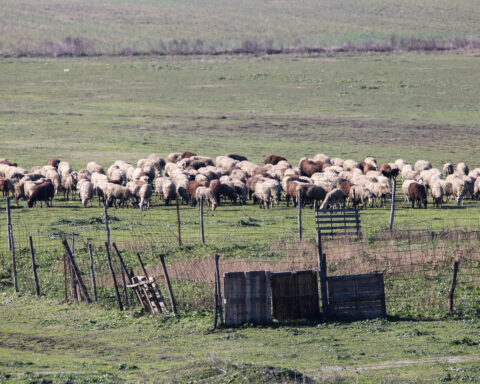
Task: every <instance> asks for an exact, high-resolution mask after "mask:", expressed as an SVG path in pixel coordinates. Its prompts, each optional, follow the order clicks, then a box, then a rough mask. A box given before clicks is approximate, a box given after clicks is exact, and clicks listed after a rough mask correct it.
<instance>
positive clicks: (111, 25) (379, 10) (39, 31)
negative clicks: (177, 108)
mask: <svg viewBox="0 0 480 384" xmlns="http://www.w3.org/2000/svg"><path fill="white" fill-rule="evenodd" d="M477 5H478V4H477V3H476V1H475V0H468V1H462V3H461V4H453V3H452V2H450V1H447V0H441V1H438V0H437V1H432V0H428V1H424V2H422V3H421V4H419V3H418V2H416V1H413V0H409V1H403V2H402V3H401V4H397V3H394V2H392V1H386V0H361V1H354V0H342V1H334V0H322V1H320V2H319V1H313V0H308V1H302V2H294V3H292V2H289V1H275V2H269V1H267V2H257V1H254V0H236V1H231V2H224V1H218V0H208V1H201V2H199V1H193V0H188V1H185V0H184V1H171V0H161V1H151V0H142V1H133V0H121V1H118V0H109V1H104V2H102V4H99V3H98V2H95V1H92V0H82V1H77V2H75V3H69V4H58V3H56V2H54V1H51V0H43V1H40V2H38V1H32V0H22V1H15V2H9V3H8V4H4V6H3V7H2V9H1V10H0V20H2V23H0V36H1V38H0V51H1V52H2V53H3V54H9V53H12V52H17V51H19V52H24V53H25V52H26V53H28V52H41V51H43V50H48V49H49V48H48V44H47V43H48V42H54V43H56V42H60V41H62V40H63V39H64V38H66V37H74V38H75V37H79V38H81V39H82V40H83V42H84V44H85V46H86V48H87V52H88V51H92V50H95V51H97V52H101V53H112V52H119V51H121V50H122V49H123V48H131V49H134V50H138V51H141V52H149V51H150V50H151V49H157V50H159V49H161V43H160V42H161V41H163V42H164V44H165V45H167V47H168V44H169V41H171V40H173V39H176V40H179V41H180V40H182V39H185V40H187V41H189V42H190V44H192V43H193V41H194V40H196V39H201V40H202V41H203V46H204V47H205V48H208V47H210V46H214V47H225V48H231V47H239V46H241V45H242V42H243V41H244V40H252V39H256V40H258V41H259V42H260V43H262V44H264V43H265V42H266V41H267V40H272V41H273V42H274V45H275V46H280V45H290V46H292V45H293V44H294V43H295V42H296V41H297V40H300V41H302V42H303V43H305V44H309V45H321V46H327V47H329V46H334V45H340V44H344V43H346V42H349V41H350V42H353V43H361V42H365V41H366V40H369V39H372V40H377V41H388V40H389V39H390V36H391V34H396V35H397V36H398V37H404V36H406V37H411V36H414V37H421V38H430V37H435V38H447V39H454V38H457V37H459V38H468V37H473V38H477V39H478V38H479V37H480V31H479V27H478V23H477V15H478V8H477Z"/></svg>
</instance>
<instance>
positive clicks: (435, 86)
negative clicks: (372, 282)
mask: <svg viewBox="0 0 480 384" xmlns="http://www.w3.org/2000/svg"><path fill="white" fill-rule="evenodd" d="M340 5H341V7H340ZM340 5H339V4H338V2H328V1H327V2H325V4H324V8H322V9H320V8H319V7H315V10H316V11H315V12H310V10H311V8H312V6H313V5H312V4H311V2H306V3H303V4H295V5H292V4H287V3H285V2H275V6H274V5H273V4H272V3H271V2H263V3H259V4H257V3H255V7H257V6H258V7H260V11H259V12H258V13H256V14H255V15H253V16H252V12H251V9H252V7H253V3H251V2H249V1H240V2H237V3H236V5H235V6H233V5H228V4H227V3H225V4H223V3H222V4H221V6H219V5H218V2H216V1H212V2H206V3H205V4H202V7H201V10H202V12H199V9H200V7H199V4H197V3H196V2H193V1H192V2H185V3H184V4H183V5H182V6H179V4H177V3H174V2H168V1H162V2H150V3H148V2H146V1H143V2H142V3H141V4H137V3H136V2H131V1H129V0H127V1H121V2H118V1H110V2H104V3H102V5H100V4H96V3H95V4H93V3H92V4H90V3H88V2H87V1H82V2H77V3H72V4H69V5H62V6H52V3H51V2H49V1H42V2H41V4H38V3H37V2H36V3H35V4H33V3H32V2H30V1H29V0H25V1H22V2H15V4H13V3H12V4H9V5H8V7H3V8H2V9H0V19H1V20H2V21H5V23H0V24H1V25H0V31H1V32H2V33H1V34H0V36H2V37H1V40H0V50H1V55H2V58H1V59H0V84H2V92H0V135H1V137H0V157H2V158H7V159H9V160H11V161H14V162H17V163H18V165H19V166H22V167H24V168H27V169H29V168H30V167H32V166H34V165H43V164H45V162H46V159H47V158H49V157H58V158H59V159H61V160H65V161H68V162H70V163H71V164H72V166H73V167H74V168H75V169H80V168H84V167H85V165H86V164H87V162H89V161H92V160H93V161H96V162H98V163H100V164H102V165H103V166H104V167H105V168H107V167H108V166H109V165H110V164H112V163H113V162H114V161H115V160H118V159H122V160H125V161H128V162H131V163H133V164H136V161H137V160H138V159H139V158H143V157H145V156H146V155H148V154H150V153H159V154H161V155H162V156H165V157H166V155H167V154H168V153H170V152H174V151H178V152H183V151H193V152H196V153H198V154H201V155H206V156H210V157H212V158H215V157H216V156H218V155H224V154H225V153H228V152H235V153H240V154H243V155H245V156H247V157H248V158H249V160H251V161H254V162H256V163H258V164H260V165H262V163H263V158H264V156H265V155H267V154H269V153H278V154H280V155H283V156H285V157H286V158H287V159H288V160H289V161H290V162H291V163H292V165H294V166H296V165H297V164H298V160H299V159H300V158H301V157H303V156H307V157H312V156H313V155H315V154H316V153H325V154H327V155H329V156H331V157H334V156H335V157H341V158H353V159H355V160H357V161H361V160H363V158H365V156H368V155H373V156H375V157H376V158H377V160H378V162H379V163H383V162H391V161H394V160H395V159H397V158H404V159H405V160H407V161H409V162H410V163H412V164H413V163H414V162H415V161H416V160H417V159H425V160H429V161H431V162H432V164H433V166H434V167H439V168H441V166H442V164H443V163H445V162H447V161H451V162H453V163H458V162H460V161H465V162H467V163H468V165H469V166H470V168H471V169H473V168H475V167H479V166H480V161H479V160H478V148H479V147H480V139H479V137H478V130H479V129H480V125H479V121H480V104H479V98H478V95H479V94H480V66H479V65H478V64H479V59H480V56H479V54H478V52H477V51H467V50H465V51H457V52H443V53H438V52H437V53H435V54H430V53H418V52H416V53H413V52H410V53H406V52H403V53H399V52H396V53H376V54H355V55H354V54H348V53H344V54H332V53H322V54H291V55H283V54H279V55H267V54H255V55H205V56H203V55H197V56H155V55H150V54H149V55H145V56H142V55H139V56H108V54H109V53H114V54H118V53H119V52H120V51H121V50H122V49H124V48H129V49H132V50H135V51H137V52H144V53H150V51H151V49H152V47H153V48H155V49H157V48H158V45H159V40H160V39H162V40H163V41H164V42H165V43H166V42H167V41H169V40H171V39H179V38H180V37H179V30H180V31H182V34H181V35H182V36H181V38H184V39H186V40H188V41H189V42H192V41H193V40H194V39H195V38H197V37H198V38H199V39H202V41H203V42H204V44H205V45H209V44H211V45H212V46H214V47H217V48H218V47H220V48H222V47H223V48H234V47H238V46H240V45H241V44H242V42H243V41H244V40H246V39H252V40H253V39H258V40H259V41H261V42H263V40H265V39H273V41H274V44H287V45H293V46H295V44H298V42H297V43H296V42H295V40H296V39H299V40H301V42H302V43H304V44H310V45H321V46H335V45H341V44H344V43H346V42H347V41H351V42H352V43H354V44H361V43H363V42H364V41H366V40H367V39H373V40H375V41H380V42H382V41H388V40H389V39H390V36H391V34H392V33H394V34H396V35H397V36H399V37H402V36H405V37H409V36H412V35H415V36H419V37H422V38H430V37H435V38H438V39H442V38H445V39H452V38H455V37H459V38H468V37H469V36H470V34H471V33H472V31H475V30H476V29H475V28H477V26H476V24H475V22H476V19H477V18H476V17H475V12H474V10H475V7H476V3H475V2H471V1H468V2H465V3H464V4H463V5H462V7H455V6H453V5H452V4H451V3H449V2H446V1H443V0H442V1H441V2H440V3H439V2H435V4H434V5H435V6H433V4H429V3H428V2H427V3H423V5H422V6H421V7H420V8H419V6H418V5H416V3H414V2H407V3H405V4H404V5H403V6H402V7H404V14H403V16H399V13H398V12H397V7H396V6H394V5H391V6H387V7H385V6H384V5H385V4H384V1H380V0H372V1H368V2H366V1H361V2H350V1H348V2H343V3H342V4H340ZM37 6H38V7H40V8H37V9H36V10H34V8H35V7H37ZM91 7H93V8H94V10H95V12H94V17H90V16H89V15H90V13H91V12H90V10H91ZM339 7H340V8H339ZM213 8H215V10H216V11H217V12H215V19H216V20H215V21H216V23H217V25H221V27H220V29H219V31H222V33H220V32H217V31H216V30H215V29H214V28H206V25H208V23H207V20H210V18H211V17H212V12H211V10H212V9H213ZM38 9H41V10H42V11H41V13H42V17H41V18H38V19H37V21H36V23H35V27H32V24H31V23H30V22H29V20H30V19H31V17H32V12H33V13H37V12H38ZM132 9H135V10H136V12H135V14H134V16H132V17H130V15H131V14H132ZM286 9H289V10H290V11H291V12H290V11H289V12H285V10H286ZM292 9H293V11H292ZM345 9H347V10H348V11H345ZM86 10H89V12H88V15H87V13H86ZM112 10H114V11H115V12H114V13H113V16H112ZM34 11H35V12H34ZM167 11H168V12H167ZM172 12H173V13H172ZM7 13H8V15H7ZM167 13H170V14H171V15H174V16H172V18H173V19H175V20H176V21H175V23H168V22H162V23H159V22H158V20H159V19H161V18H162V17H164V14H167ZM233 14H235V17H232V15H233ZM280 14H282V15H284V16H283V17H280ZM445 14H448V15H450V16H451V17H449V18H447V19H446V18H445V17H444V15H445ZM11 15H14V16H11ZM126 15H129V17H126ZM192 15H195V18H194V19H195V22H193V23H192V22H191V20H192ZM285 15H287V16H285ZM425 15H428V16H429V17H428V20H429V22H428V23H425ZM247 16H248V17H247ZM251 16H252V17H251ZM320 16H321V18H320V20H324V22H322V23H321V24H322V26H323V27H322V28H321V29H318V28H317V26H318V23H319V17H320ZM109 17H111V19H109ZM267 18H268V20H269V21H268V23H269V27H268V31H269V34H270V35H266V34H265V33H264V32H265V30H264V28H265V23H266V21H265V20H266V19H267ZM66 20H68V21H66ZM104 20H110V21H111V22H108V23H104V22H99V21H104ZM232 20H233V21H232ZM72 21H73V22H72ZM386 23H388V25H389V27H388V28H386V27H385V24H386ZM227 24H228V25H227ZM298 25H301V26H302V27H301V28H299V30H300V31H301V32H299V34H298V36H294V34H292V30H293V29H297V28H296V26H298ZM139 26H141V28H139ZM225 30H230V34H228V33H225V32H224V31H225ZM339 31H341V33H340V32H339ZM134 32H135V33H134ZM18 34H21V35H22V36H23V37H24V39H23V41H22V42H19V41H18V40H17V39H16V36H17V35H18ZM69 35H73V36H74V37H76V36H79V37H81V38H82V41H84V42H85V44H87V43H88V42H89V41H90V42H92V44H91V45H90V46H91V47H94V48H95V52H96V53H98V54H100V55H102V56H100V57H96V56H92V57H76V58H65V57H63V58H55V59H52V58H45V57H36V58H27V57H23V58H12V57H8V56H15V55H17V54H18V53H19V52H20V51H21V50H24V52H35V51H36V50H38V49H40V50H42V49H45V47H47V48H48V44H47V45H45V42H46V41H47V42H48V41H52V42H58V41H62V39H64V38H65V37H66V36H69ZM112 36H115V38H113V37H112ZM152 36H158V40H157V38H152ZM258 36H261V38H259V37H258ZM306 36H307V37H306ZM473 37H475V36H473ZM93 40H94V41H93ZM19 48H20V51H19V50H18V49H19ZM44 53H45V52H44ZM46 54H49V53H48V52H46ZM400 184H401V183H399V186H398V192H397V212H396V217H395V228H397V229H399V230H409V232H408V233H416V232H419V231H427V232H422V234H423V235H425V234H426V236H430V239H429V240H425V238H420V237H418V238H415V235H413V237H410V236H409V237H408V238H401V237H399V238H398V239H395V238H393V239H387V240H385V238H384V237H382V236H383V235H384V233H385V230H386V228H387V227H388V217H389V206H388V204H387V207H383V208H380V207H379V208H368V209H366V210H364V211H362V212H361V215H362V233H363V235H364V238H363V240H362V242H359V243H358V244H356V243H352V244H350V243H348V244H343V245H337V244H335V243H331V244H330V245H329V244H326V249H327V253H328V252H330V253H328V254H329V255H330V256H329V257H330V260H331V263H330V264H329V272H330V273H332V274H335V273H336V274H340V273H343V272H345V271H351V272H353V273H358V272H359V271H360V272H361V271H362V270H363V269H365V270H368V269H369V268H377V262H378V265H379V269H381V268H385V269H384V270H385V272H386V274H387V275H388V276H387V280H386V281H387V296H388V304H389V309H388V313H389V315H390V318H389V319H388V320H374V321H359V322H351V323H328V324H323V323H303V322H293V323H291V324H283V325H281V326H280V325H277V324H275V325H272V326H269V327H257V326H250V325H246V326H244V327H241V328H239V329H220V330H218V331H216V332H209V328H210V327H211V314H212V311H211V308H212V300H211V299H212V281H211V274H210V269H211V268H210V264H208V261H209V260H211V258H212V255H213V254H214V253H220V254H221V255H222V262H223V264H222V268H224V269H223V270H222V271H227V270H233V269H234V268H237V267H238V268H240V267H241V268H243V269H245V268H250V267H252V266H254V267H257V268H262V267H265V266H268V267H271V266H276V268H281V267H282V265H286V266H287V265H288V267H292V268H305V267H310V266H311V265H313V266H315V264H313V262H314V261H315V260H316V259H315V255H314V253H313V251H312V250H314V243H313V238H314V222H313V211H312V210H310V209H309V208H305V209H304V210H303V217H304V230H305V241H304V243H299V242H296V243H295V245H294V246H293V247H291V248H289V247H290V245H289V244H287V243H281V242H277V239H278V238H279V237H281V236H285V237H289V238H296V236H297V235H298V233H297V210H296V209H295V208H292V207H288V208H287V207H286V206H285V202H284V201H282V202H281V203H280V205H279V206H275V207H273V208H272V209H270V210H260V209H259V208H258V206H254V205H252V204H251V202H249V203H248V204H247V205H246V206H239V205H236V206H232V205H223V206H220V207H219V208H218V209H217V211H215V212H211V211H208V212H206V213H205V225H206V245H205V246H203V245H201V244H200V234H199V214H198V210H197V209H196V208H191V207H188V206H186V205H185V206H181V207H180V214H181V226H182V237H183V240H184V247H183V248H181V249H178V248H176V241H177V239H176V232H175V228H176V227H175V226H176V209H175V207H174V206H170V207H165V206H164V204H163V202H158V201H157V200H156V199H155V200H154V201H153V202H152V205H151V208H150V209H149V210H147V211H145V212H141V211H140V210H138V209H126V208H120V209H110V210H109V212H110V215H111V217H112V222H111V224H112V228H113V236H114V240H115V241H117V242H119V243H120V242H123V243H122V247H123V248H122V252H125V254H124V256H125V259H126V261H127V263H130V264H131V265H133V263H134V262H135V253H134V252H133V251H134V250H136V249H137V248H138V249H141V250H142V252H145V254H143V256H144V259H145V261H146V263H147V268H148V269H149V271H151V272H152V273H159V266H158V260H157V258H156V254H157V253H158V252H157V251H158V250H160V251H162V252H165V253H166V254H167V255H168V258H167V263H168V264H169V267H170V268H171V270H172V275H173V284H174V289H175V293H176V294H177V297H178V298H179V302H180V303H181V304H180V315H179V316H178V317H176V318H174V317H172V316H166V317H160V318H156V317H153V316H147V315H145V314H143V313H142V312H141V311H139V310H138V309H136V308H132V309H129V310H127V311H125V312H117V311H116V310H113V309H112V308H113V307H114V304H113V303H114V296H113V290H112V285H111V281H109V279H108V276H107V275H106V274H107V272H106V269H105V265H106V261H105V257H104V255H103V253H101V250H100V249H101V246H102V243H103V241H104V238H105V233H104V229H103V226H104V224H103V221H102V209H101V208H99V207H98V206H97V205H96V202H95V201H94V202H93V207H87V208H82V207H81V204H80V202H79V201H78V200H76V201H74V202H72V201H65V200H63V199H62V198H61V197H58V196H57V197H56V198H55V199H54V203H53V207H51V208H45V207H44V208H40V207H36V208H33V209H28V208H27V207H26V203H25V202H24V201H22V202H21V203H20V206H18V207H17V206H15V205H13V206H12V219H13V227H14V231H15V236H16V239H17V246H18V247H19V255H18V257H19V275H20V279H21V281H20V283H21V286H20V288H21V293H20V295H14V294H12V286H11V270H10V259H9V254H8V251H7V243H6V238H5V236H4V230H3V229H2V237H1V239H0V245H1V253H0V254H1V255H2V258H1V260H0V272H1V273H0V294H1V296H0V381H2V382H3V381H6V382H12V383H16V382H28V383H49V382H55V383H67V382H68V383H84V382H86V383H89V382H91V383H93V382H97V383H102V382H104V383H113V382H115V383H123V382H126V383H130V382H179V383H180V382H203V383H210V382H218V383H223V382H231V383H246V382H258V383H260V382H301V381H302V380H304V381H305V382H309V380H310V379H311V380H313V381H318V382H352V381H356V382H365V383H371V382H378V383H380V382H439V381H440V382H445V381H462V382H464V381H472V382H474V381H478V380H479V379H480V378H479V372H480V371H479V363H478V345H479V335H480V333H479V331H478V329H479V322H478V319H479V313H480V310H479V306H478V299H477V298H478V271H477V270H478V252H477V248H478V246H477V243H478V236H476V235H475V236H472V237H471V238H468V239H463V240H462V239H460V240H459V235H458V233H460V237H461V231H458V230H463V229H465V230H470V231H478V227H479V225H480V220H479V217H480V216H479V214H480V203H479V202H478V201H472V200H467V201H465V206H464V207H457V206H456V205H455V204H454V203H453V202H450V203H448V204H446V205H444V207H443V208H442V209H434V208H432V204H431V203H430V204H429V208H428V209H427V210H423V209H412V208H410V207H408V206H406V205H404V204H403V203H402V200H403V196H402V194H401V192H400ZM430 201H431V200H429V202H430ZM4 206H5V205H4V200H3V199H1V200H0V212H2V217H3V212H4ZM71 231H72V232H77V234H78V236H79V237H78V240H79V242H78V247H79V248H78V252H79V254H80V256H78V257H79V258H82V257H83V256H82V255H83V253H82V252H84V249H83V248H82V247H83V246H84V245H85V242H86V241H89V242H92V243H94V245H96V248H95V252H96V255H97V257H98V259H97V260H96V263H97V264H96V265H97V267H98V268H100V271H101V272H102V273H103V275H101V276H100V278H101V284H102V286H101V287H102V290H101V292H100V301H99V303H98V304H94V305H90V306H86V305H83V304H69V305H65V304H64V303H63V280H62V279H63V274H62V273H63V270H62V268H63V267H62V265H61V264H62V262H61V256H59V255H60V253H61V252H60V250H59V249H60V247H59V246H60V243H59V233H64V234H66V235H68V234H70V233H71ZM443 231H451V232H443ZM456 231H457V232H456ZM399 232H401V231H399ZM438 233H446V234H447V235H446V236H445V238H441V239H440V236H439V237H436V236H437V234H438ZM450 233H451V234H452V237H448V234H450ZM29 234H32V235H33V236H34V242H35V245H36V247H37V252H38V254H37V257H38V259H37V260H38V264H39V273H40V279H41V287H42V288H41V289H42V292H43V294H44V296H43V297H42V298H41V299H39V300H37V299H35V298H34V297H33V295H32V285H31V280H32V278H31V276H30V274H31V270H30V265H29V259H28V256H29V254H28V248H27V236H28V235H29ZM474 234H475V233H474ZM455 235H456V236H457V237H456V239H455V237H454V236H455ZM52 244H56V245H55V246H52ZM154 247H155V248H154ZM292 255H293V256H292ZM390 255H392V257H390ZM432 255H433V256H438V258H439V259H440V258H442V263H438V264H437V263H436V262H435V259H432V257H433V256H432ZM457 255H459V256H461V257H465V259H467V258H468V257H470V259H469V260H470V261H471V263H470V264H468V265H466V266H465V269H462V268H461V270H460V283H459V287H458V288H457V300H458V304H457V305H458V308H457V310H456V311H455V312H453V313H450V314H449V313H447V311H446V305H445V304H446V302H445V298H446V295H447V294H448V288H449V283H450V277H451V269H450V268H451V261H452V260H453V258H454V257H455V256H457ZM289 256H290V259H291V261H290V259H289V258H288V257H289ZM347 256H348V257H350V258H348V259H347ZM440 256H441V257H440ZM294 257H299V259H297V261H295V259H294ZM275 263H277V264H275ZM282 263H284V264H282ZM382 263H384V264H382ZM394 263H397V264H394ZM416 263H418V264H416ZM407 264H408V265H407ZM85 265H86V264H83V266H85ZM419 266H420V267H419ZM102 267H103V268H104V269H101V268H102ZM182 268H186V270H183V269H182ZM209 268H210V269H209ZM362 268H363V269H362ZM395 268H397V269H395ZM402 268H404V269H402ZM412 271H414V272H415V273H411V272H412ZM175 274H178V276H177V275H175ZM157 276H158V275H157ZM185 277H186V278H185ZM182 279H183V280H182ZM199 281H200V283H199ZM419 287H421V289H419ZM380 339H381V340H382V343H380V342H379V340H380Z"/></svg>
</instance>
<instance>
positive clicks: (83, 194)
mask: <svg viewBox="0 0 480 384" xmlns="http://www.w3.org/2000/svg"><path fill="white" fill-rule="evenodd" d="M77 191H78V194H79V195H80V199H81V200H82V206H83V208H86V207H87V202H88V201H89V200H90V206H92V201H91V200H92V198H93V184H92V183H91V182H90V181H88V180H86V179H81V180H79V181H78V183H77Z"/></svg>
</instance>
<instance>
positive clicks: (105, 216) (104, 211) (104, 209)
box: [103, 202, 110, 246]
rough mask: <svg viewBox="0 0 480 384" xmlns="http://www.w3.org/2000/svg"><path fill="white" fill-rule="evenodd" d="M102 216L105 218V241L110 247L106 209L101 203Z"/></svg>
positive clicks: (104, 204)
mask: <svg viewBox="0 0 480 384" xmlns="http://www.w3.org/2000/svg"><path fill="white" fill-rule="evenodd" d="M103 214H104V218H105V231H106V235H107V237H106V239H107V244H108V245H109V246H110V226H109V224H108V209H107V203H106V202H105V203H103Z"/></svg>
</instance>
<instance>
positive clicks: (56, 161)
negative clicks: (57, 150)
mask: <svg viewBox="0 0 480 384" xmlns="http://www.w3.org/2000/svg"><path fill="white" fill-rule="evenodd" d="M58 164H60V160H59V159H55V158H54V157H51V158H49V159H47V165H51V166H52V167H54V168H58Z"/></svg>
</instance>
